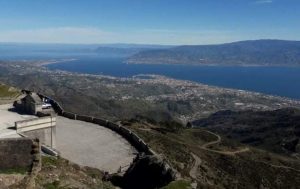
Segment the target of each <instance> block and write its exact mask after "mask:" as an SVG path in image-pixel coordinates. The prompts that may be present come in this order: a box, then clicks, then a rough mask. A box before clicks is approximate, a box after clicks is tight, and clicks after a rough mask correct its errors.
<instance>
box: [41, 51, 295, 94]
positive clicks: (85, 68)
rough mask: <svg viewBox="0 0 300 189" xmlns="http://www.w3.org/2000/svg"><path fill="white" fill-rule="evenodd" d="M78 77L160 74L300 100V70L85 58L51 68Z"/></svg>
mask: <svg viewBox="0 0 300 189" xmlns="http://www.w3.org/2000/svg"><path fill="white" fill-rule="evenodd" d="M47 67H48V68H50V69H60V70H65V71H71V72H78V73H88V74H103V75H111V76H117V77H131V76H133V75H137V74H159V75H165V76H168V77H172V78H175V79H183V80H190V81H195V82H199V83H203V84H208V85H213V86H220V87H227V88H234V89H242V90H249V91H255V92H261V93H265V94H271V95H277V96H283V97H289V98H293V99H299V100H300V67H237V66H230V67H229V66H196V65H145V64H126V63H124V60H123V59H122V58H103V57H90V58H87V57H84V58H79V59H77V60H74V61H70V62H62V63H56V64H51V65H48V66H47Z"/></svg>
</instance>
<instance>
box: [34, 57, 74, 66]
mask: <svg viewBox="0 0 300 189" xmlns="http://www.w3.org/2000/svg"><path fill="white" fill-rule="evenodd" d="M75 60H78V59H76V58H68V59H61V60H48V61H43V62H38V63H37V64H36V66H47V65H50V64H57V63H63V62H65V63H66V62H72V61H75Z"/></svg>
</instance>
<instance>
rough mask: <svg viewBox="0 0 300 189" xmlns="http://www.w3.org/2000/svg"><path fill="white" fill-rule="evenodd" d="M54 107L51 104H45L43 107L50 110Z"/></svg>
mask: <svg viewBox="0 0 300 189" xmlns="http://www.w3.org/2000/svg"><path fill="white" fill-rule="evenodd" d="M51 107H52V106H51V104H49V103H44V104H43V105H42V109H50V108H51Z"/></svg>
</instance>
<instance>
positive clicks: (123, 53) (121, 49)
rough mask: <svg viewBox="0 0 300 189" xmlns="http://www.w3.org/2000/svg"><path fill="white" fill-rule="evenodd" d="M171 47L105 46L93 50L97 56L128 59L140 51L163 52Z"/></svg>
mask: <svg viewBox="0 0 300 189" xmlns="http://www.w3.org/2000/svg"><path fill="white" fill-rule="evenodd" d="M171 47H173V46H167V45H139V44H106V45H101V46H99V47H98V48H96V49H95V52H97V54H98V55H101V56H112V57H130V56H133V55H134V54H137V53H139V52H142V51H147V50H153V49H155V50H163V49H168V48H171Z"/></svg>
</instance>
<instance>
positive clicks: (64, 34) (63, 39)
mask: <svg viewBox="0 0 300 189" xmlns="http://www.w3.org/2000/svg"><path fill="white" fill-rule="evenodd" d="M112 35H113V34H112V33H109V32H104V31H102V30H100V29H97V28H79V27H58V28H42V29H28V30H26V29H25V30H9V31H7V30H6V31H0V41H1V42H31V43H41V42H43V43H99V42H105V41H106V39H108V38H111V36H112Z"/></svg>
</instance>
